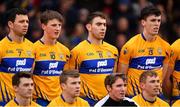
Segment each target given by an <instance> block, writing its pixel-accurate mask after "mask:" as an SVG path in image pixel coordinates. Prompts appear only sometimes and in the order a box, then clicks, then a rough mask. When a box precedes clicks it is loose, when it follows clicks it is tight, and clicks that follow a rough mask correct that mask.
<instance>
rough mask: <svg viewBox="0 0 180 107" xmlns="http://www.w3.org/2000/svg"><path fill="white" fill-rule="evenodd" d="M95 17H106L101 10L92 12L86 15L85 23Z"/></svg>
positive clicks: (90, 21)
mask: <svg viewBox="0 0 180 107" xmlns="http://www.w3.org/2000/svg"><path fill="white" fill-rule="evenodd" d="M96 17H101V18H103V19H107V16H106V15H105V14H104V13H102V12H93V13H91V14H90V15H89V16H88V18H87V20H86V24H89V23H92V20H93V19H94V18H96Z"/></svg>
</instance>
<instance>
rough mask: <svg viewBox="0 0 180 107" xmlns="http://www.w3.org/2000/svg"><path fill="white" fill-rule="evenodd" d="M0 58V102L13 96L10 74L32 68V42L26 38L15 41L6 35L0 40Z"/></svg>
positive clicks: (6, 100) (29, 70)
mask: <svg viewBox="0 0 180 107" xmlns="http://www.w3.org/2000/svg"><path fill="white" fill-rule="evenodd" d="M0 59H1V64H0V90H1V91H0V102H8V101H9V100H11V99H12V98H13V97H14V90H13V87H12V76H13V75H14V74H15V73H17V72H21V71H27V72H31V70H32V66H33V63H34V54H33V44H32V43H31V42H30V41H29V40H27V39H24V41H23V42H22V43H17V42H14V41H12V40H11V38H9V37H8V36H7V37H5V38H4V39H3V40H2V41H1V42H0Z"/></svg>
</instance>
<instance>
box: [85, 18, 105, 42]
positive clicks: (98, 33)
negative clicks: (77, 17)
mask: <svg viewBox="0 0 180 107" xmlns="http://www.w3.org/2000/svg"><path fill="white" fill-rule="evenodd" d="M89 25H90V27H89V29H88V31H89V32H91V34H92V36H93V37H94V38H95V39H97V40H102V39H104V37H105V34H106V28H107V26H106V19H104V18H101V17H95V18H94V19H93V20H92V23H91V24H89Z"/></svg>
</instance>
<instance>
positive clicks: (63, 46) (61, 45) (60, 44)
mask: <svg viewBox="0 0 180 107" xmlns="http://www.w3.org/2000/svg"><path fill="white" fill-rule="evenodd" d="M57 45H58V46H59V47H62V48H63V49H65V50H68V51H69V49H68V48H67V47H66V46H65V45H64V44H62V43H60V42H57Z"/></svg>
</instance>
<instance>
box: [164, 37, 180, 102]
mask: <svg viewBox="0 0 180 107" xmlns="http://www.w3.org/2000/svg"><path fill="white" fill-rule="evenodd" d="M179 46H180V39H178V40H176V41H175V42H174V43H173V44H172V45H171V57H170V63H169V67H168V72H167V75H166V79H165V81H164V84H163V87H164V89H165V92H166V94H167V95H169V96H171V93H172V99H171V100H173V101H175V100H178V99H180V91H179V89H180V73H179V72H180V48H179ZM171 75H172V79H173V83H172V82H171ZM171 84H172V85H171Z"/></svg>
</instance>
